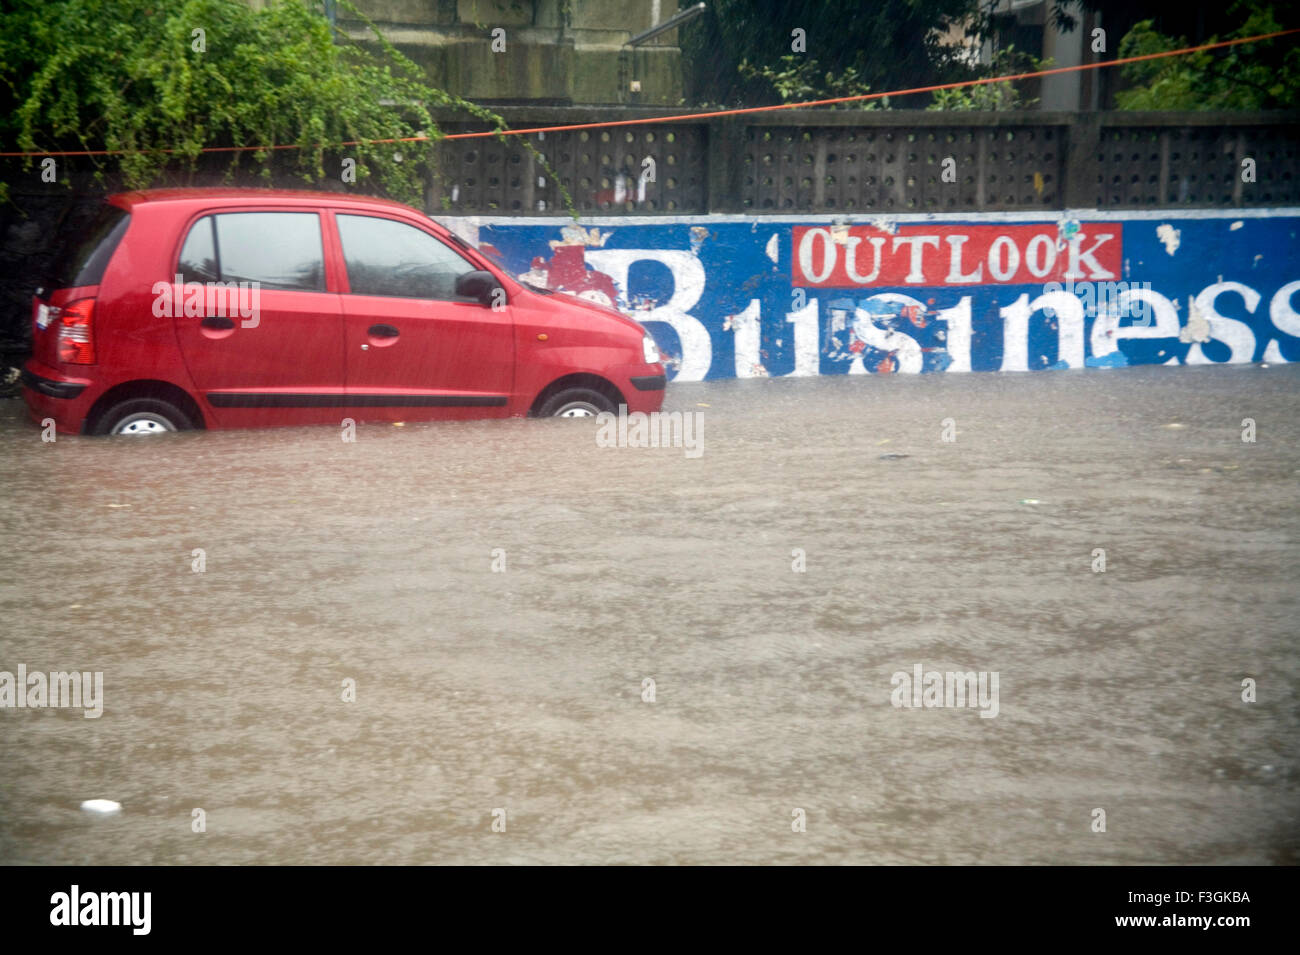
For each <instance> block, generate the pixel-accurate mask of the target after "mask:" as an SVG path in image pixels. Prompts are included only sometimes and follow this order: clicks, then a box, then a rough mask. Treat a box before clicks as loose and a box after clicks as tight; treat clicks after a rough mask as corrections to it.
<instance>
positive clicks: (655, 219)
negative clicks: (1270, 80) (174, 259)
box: [430, 206, 1300, 230]
mask: <svg viewBox="0 0 1300 955" xmlns="http://www.w3.org/2000/svg"><path fill="white" fill-rule="evenodd" d="M1289 216H1297V217H1300V207H1294V206H1283V207H1278V208H1269V209H1133V210H1129V211H1110V210H1105V211H1102V210H1098V209H1064V210H1045V211H1042V212H1037V211H1023V210H1022V211H1016V212H906V213H901V212H900V213H893V214H891V213H876V214H874V215H866V214H862V213H857V214H855V215H825V214H820V215H803V216H801V215H781V216H768V215H745V214H735V213H729V214H726V215H683V216H673V215H657V216H583V217H580V218H579V219H577V220H576V221H575V220H574V219H572V218H570V217H569V216H446V215H437V216H430V218H431V219H433V220H434V221H435V222H437V223H439V224H441V225H444V226H447V227H448V228H451V227H452V224H453V223H455V224H458V225H466V226H471V227H474V228H479V227H482V226H493V225H512V226H526V225H534V226H550V227H552V228H554V227H557V226H569V225H585V226H592V225H598V226H647V225H707V224H709V223H729V222H739V223H750V224H752V225H754V226H755V229H756V230H757V229H759V228H762V227H763V226H764V225H765V224H769V223H770V224H773V225H808V224H812V225H841V224H842V225H872V224H874V223H877V222H880V221H882V220H883V221H887V222H891V223H897V224H899V225H907V224H910V223H921V222H934V223H944V222H962V223H973V224H978V223H981V222H1051V223H1055V222H1060V221H1061V220H1062V219H1080V220H1083V219H1086V220H1089V221H1092V222H1118V221H1122V220H1126V219H1129V220H1137V221H1154V220H1157V219H1160V220H1169V219H1271V218H1283V217H1289Z"/></svg>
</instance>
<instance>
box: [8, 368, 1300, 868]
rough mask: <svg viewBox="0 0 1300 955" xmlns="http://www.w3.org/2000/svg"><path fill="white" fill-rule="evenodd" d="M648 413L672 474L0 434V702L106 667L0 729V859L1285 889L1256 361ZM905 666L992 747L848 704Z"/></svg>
mask: <svg viewBox="0 0 1300 955" xmlns="http://www.w3.org/2000/svg"><path fill="white" fill-rule="evenodd" d="M666 410H680V411H689V412H699V413H701V414H702V415H703V419H702V420H703V428H704V430H703V440H704V445H703V447H704V453H703V454H702V456H700V457H698V458H689V457H687V456H686V455H685V454H684V452H683V450H682V449H665V448H660V449H641V448H601V447H597V445H596V441H595V433H596V428H595V425H594V424H593V423H592V422H591V421H508V422H475V423H467V424H429V425H407V426H405V427H403V428H397V427H392V426H362V427H361V428H359V430H358V435H357V441H356V442H355V443H353V444H345V443H344V442H342V441H341V440H340V436H339V432H338V431H337V430H335V429H331V428H315V429H292V430H267V431H259V432H224V433H211V434H203V433H195V434H183V435H174V436H166V437H163V438H159V439H138V440H136V441H131V440H121V441H117V440H113V441H108V440H91V439H76V438H64V437H61V438H60V439H59V440H58V441H57V442H56V443H54V444H43V443H42V442H41V440H40V432H39V431H38V430H36V429H35V428H32V427H30V426H28V425H27V424H26V423H25V421H24V420H23V417H22V414H21V405H20V403H18V402H13V401H7V402H3V403H0V489H2V490H0V554H3V557H2V558H0V561H3V564H2V565H0V570H2V571H3V572H2V573H0V621H3V622H2V623H0V670H5V671H10V672H16V670H17V667H18V665H19V664H23V665H25V666H26V667H27V668H28V670H29V671H32V670H42V671H49V670H88V671H102V672H103V674H104V683H103V687H104V688H103V715H102V716H101V717H100V718H99V719H85V718H83V716H82V712H81V711H80V710H72V709H43V710H34V709H22V710H19V709H3V710H0V765H2V766H3V767H4V769H3V773H0V861H2V862H8V863H38V864H39V863H100V864H130V863H509V862H543V863H559V862H612V863H624V862H627V863H631V862H652V863H702V862H757V863H771V862H784V863H794V862H816V863H843V862H865V863H1295V862H1297V861H1300V775H1298V771H1297V769H1298V761H1297V742H1298V741H1300V706H1298V705H1297V688H1298V687H1300V653H1298V652H1297V631H1298V630H1300V627H1298V625H1297V618H1298V614H1297V600H1296V596H1297V587H1296V574H1297V570H1298V569H1300V544H1298V543H1297V527H1298V526H1300V521H1298V519H1297V518H1298V516H1300V508H1298V506H1297V493H1296V492H1297V486H1298V485H1297V477H1300V368H1297V367H1296V366H1287V367H1273V368H1259V367H1250V366H1245V367H1242V366H1239V367H1233V368H1162V367H1157V368H1134V369H1123V370H1117V371H1113V372H1098V371H1087V372H1040V373H1036V374H1023V375H1016V376H1003V375H997V374H974V375H966V376H956V375H948V376H942V375H925V376H917V377H911V378H908V377H895V378H874V377H873V378H853V379H848V378H824V379H807V380H798V381H793V380H778V381H745V382H735V381H731V382H718V383H709V384H703V385H698V384H697V385H680V386H677V387H675V388H671V389H670V391H669V397H668V403H667V405H666ZM1247 417H1249V418H1253V419H1255V422H1256V426H1257V429H1258V440H1257V441H1256V442H1255V443H1253V444H1252V443H1244V442H1243V441H1242V440H1241V434H1242V426H1241V421H1242V419H1243V418H1247ZM946 418H952V419H953V423H952V430H955V441H952V442H945V441H943V440H942V438H943V424H942V422H943V420H944V419H946ZM1175 425H1181V426H1182V427H1174V426H1175ZM890 454H892V455H906V457H894V458H885V457H882V455H890ZM1023 501H1035V502H1037V503H1022V502H1023ZM195 548H201V549H202V550H203V551H204V553H205V560H206V566H205V569H204V571H203V572H202V573H196V572H194V570H193V566H192V564H193V561H194V560H195V558H194V556H193V551H194V549H195ZM1097 548H1102V549H1104V550H1105V556H1106V569H1105V572H1104V573H1096V572H1094V570H1093V566H1094V562H1095V556H1094V550H1095V549H1097ZM496 549H500V551H499V552H498V553H497V554H496V555H495V556H494V553H493V552H494V550H496ZM796 549H799V550H801V551H803V552H804V554H805V558H804V559H805V561H806V570H805V571H804V572H802V573H800V572H796V571H795V570H794V569H792V565H793V564H794V562H795V561H796V559H797V558H796V557H792V552H793V551H795V550H796ZM501 551H503V552H504V555H502V553H501ZM503 556H504V561H505V569H504V571H503V572H496V571H494V570H493V562H494V560H495V561H496V562H497V564H498V565H499V564H500V561H501V559H502V557H503ZM917 664H921V665H922V666H923V668H924V669H925V670H927V671H928V670H932V669H933V670H937V671H957V670H960V671H968V670H969V671H982V672H987V673H994V672H996V673H997V674H998V676H999V705H998V713H997V716H996V717H994V718H981V716H980V713H979V711H978V709H977V708H970V707H966V708H947V707H925V706H922V707H917V708H906V707H895V706H893V705H891V694H893V691H894V687H893V684H892V682H891V680H892V677H893V674H895V673H896V672H899V671H901V672H904V673H907V674H910V673H911V672H912V670H913V667H914V666H915V665H917ZM1247 677H1249V678H1253V679H1254V680H1256V681H1258V689H1257V693H1258V701H1257V702H1255V703H1245V702H1243V701H1242V698H1241V696H1242V686H1241V682H1242V680H1243V679H1244V678H1247ZM647 679H652V680H653V681H654V701H653V702H647V701H646V700H645V699H643V694H645V693H646V692H647V691H646V690H645V689H643V688H644V687H645V686H647V684H645V683H644V681H645V680H647ZM345 680H355V688H356V689H355V696H356V698H355V702H345V701H344V700H343V699H342V697H343V695H344V693H345V690H344V681H345ZM96 797H101V798H108V799H113V800H117V801H119V802H121V803H122V805H123V809H122V812H121V813H120V814H118V815H115V816H109V817H95V816H91V815H90V814H88V813H85V812H82V811H80V810H79V809H78V806H79V803H80V802H81V800H83V799H89V798H96ZM196 808H201V809H203V810H204V813H205V820H206V831H205V832H194V831H192V830H193V828H194V826H193V810H194V809H196ZM1098 808H1100V809H1104V810H1105V813H1106V831H1105V832H1094V831H1093V827H1094V812H1093V811H1094V809H1098ZM800 809H801V810H803V819H804V820H805V826H806V831H804V832H796V831H793V828H794V827H795V825H796V824H797V822H798V814H797V813H795V810H800ZM494 810H504V818H505V831H504V832H496V831H493V821H494ZM500 816H501V814H500V813H497V814H496V818H498V819H499V818H500Z"/></svg>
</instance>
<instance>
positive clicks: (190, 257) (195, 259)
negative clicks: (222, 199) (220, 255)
mask: <svg viewBox="0 0 1300 955" xmlns="http://www.w3.org/2000/svg"><path fill="white" fill-rule="evenodd" d="M212 229H213V222H212V216H204V217H203V218H202V219H200V220H199V221H198V222H196V223H194V225H193V226H191V227H190V234H189V235H188V236H186V237H185V245H184V246H183V247H182V248H181V260H180V262H178V263H177V265H176V271H177V272H178V273H179V274H180V276H181V281H182V282H219V281H221V271H220V269H219V268H218V267H217V246H216V242H215V240H214V238H213V231H212Z"/></svg>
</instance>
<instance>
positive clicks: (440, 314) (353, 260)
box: [23, 189, 666, 434]
mask: <svg viewBox="0 0 1300 955" xmlns="http://www.w3.org/2000/svg"><path fill="white" fill-rule="evenodd" d="M32 334H33V348H32V352H33V357H32V359H31V360H30V361H28V362H27V364H26V366H25V368H24V370H23V397H24V398H25V400H26V402H27V407H28V410H29V412H30V414H31V417H32V419H33V420H35V421H36V422H38V423H39V422H42V421H44V420H45V419H47V418H52V419H53V420H54V422H55V424H56V426H57V429H58V430H59V431H60V432H66V433H73V434H78V433H84V434H150V433H157V432H163V431H174V430H179V429H184V428H242V427H255V426H263V425H293V424H313V423H319V424H335V425H337V424H339V423H340V422H341V420H342V419H343V418H345V417H350V418H352V419H354V420H356V421H399V420H400V421H417V420H431V419H448V418H454V419H462V418H502V417H507V416H512V415H515V416H520V415H538V416H551V415H560V416H565V417H576V416H584V415H594V414H597V413H599V412H601V411H615V410H617V408H618V406H619V405H626V406H627V408H628V410H629V411H640V412H647V413H648V412H651V411H657V410H658V409H659V408H660V406H661V405H662V404H663V397H664V385H665V381H666V377H665V374H664V368H663V365H662V364H661V363H660V359H659V354H658V352H657V350H656V349H655V345H654V340H653V339H652V338H651V337H650V336H649V335H648V334H647V333H646V330H645V329H644V328H643V327H642V326H641V325H639V324H637V323H636V322H634V321H632V320H631V319H629V318H627V317H625V316H623V315H622V314H620V313H618V312H616V311H614V310H613V309H608V308H602V307H601V306H600V305H597V304H594V303H591V302H587V301H584V300H581V299H578V298H574V297H572V296H569V295H564V294H561V293H556V292H550V291H548V290H546V289H540V288H535V287H532V286H529V285H524V284H521V283H520V282H517V281H515V280H514V279H512V278H511V277H510V276H508V275H506V274H504V273H503V272H501V271H500V269H498V268H497V267H496V266H495V265H494V264H493V263H491V262H489V261H488V260H487V259H485V258H484V257H483V256H482V255H480V254H479V253H478V252H477V251H476V250H475V249H474V248H473V247H471V246H470V245H469V244H468V243H466V242H464V241H463V240H461V239H460V238H459V237H457V236H455V235H454V234H452V233H451V232H448V231H447V230H446V229H444V228H443V227H441V226H439V225H437V224H436V223H434V222H433V221H432V220H430V219H429V218H428V217H427V216H425V215H423V214H422V213H420V212H418V211H416V210H415V209H412V208H410V207H409V206H404V205H401V204H399V203H396V202H389V201H386V200H382V199H372V198H366V197H348V196H343V195H337V194H333V193H313V192H295V191H278V190H256V189H167V190H150V191H144V192H131V193H122V194H119V195H114V196H110V197H109V198H108V199H107V200H106V203H105V205H104V207H103V209H102V210H101V214H100V216H99V218H98V220H97V221H96V222H95V223H94V224H93V225H92V226H91V227H90V228H89V229H87V230H86V231H85V232H84V233H82V234H80V235H73V236H70V237H68V239H67V241H65V242H64V245H63V252H62V254H61V255H60V256H59V258H58V260H57V261H56V263H55V266H54V268H53V269H52V274H51V276H49V278H48V279H47V280H46V281H45V282H44V285H43V287H42V288H39V289H37V292H36V297H35V300H34V302H33V308H32Z"/></svg>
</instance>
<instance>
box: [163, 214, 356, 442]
mask: <svg viewBox="0 0 1300 955" xmlns="http://www.w3.org/2000/svg"><path fill="white" fill-rule="evenodd" d="M321 230H322V222H321V215H320V214H319V213H318V212H310V211H288V210H284V211H280V210H276V211H232V212H215V213H210V214H208V215H204V216H202V217H201V218H199V219H198V220H197V221H195V222H194V223H192V224H191V225H190V227H189V231H188V233H187V235H186V238H185V241H184V243H183V245H182V247H181V253H180V256H179V261H178V263H177V275H178V277H179V279H180V283H181V284H179V285H178V284H175V283H174V284H173V286H172V288H173V292H172V296H173V306H172V308H173V314H174V315H175V317H176V336H177V339H178V341H179V343H180V348H181V353H182V355H183V357H184V360H185V365H186V368H187V369H188V371H189V373H190V377H191V378H192V379H193V381H194V385H195V387H196V388H197V390H198V392H199V394H200V395H201V396H202V397H203V398H204V399H206V401H207V402H208V404H209V405H210V406H211V408H212V409H213V413H214V415H215V416H216V418H217V420H218V421H219V422H220V423H221V424H223V425H227V426H234V427H245V426H253V425H262V424H309V423H322V422H334V423H337V422H338V421H339V420H340V419H341V417H342V415H343V410H342V409H343V407H344V401H345V395H344V364H343V314H342V308H341V306H340V303H339V296H338V294H337V293H335V292H330V291H327V289H326V280H325V255H324V244H323V241H322V231H321Z"/></svg>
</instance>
